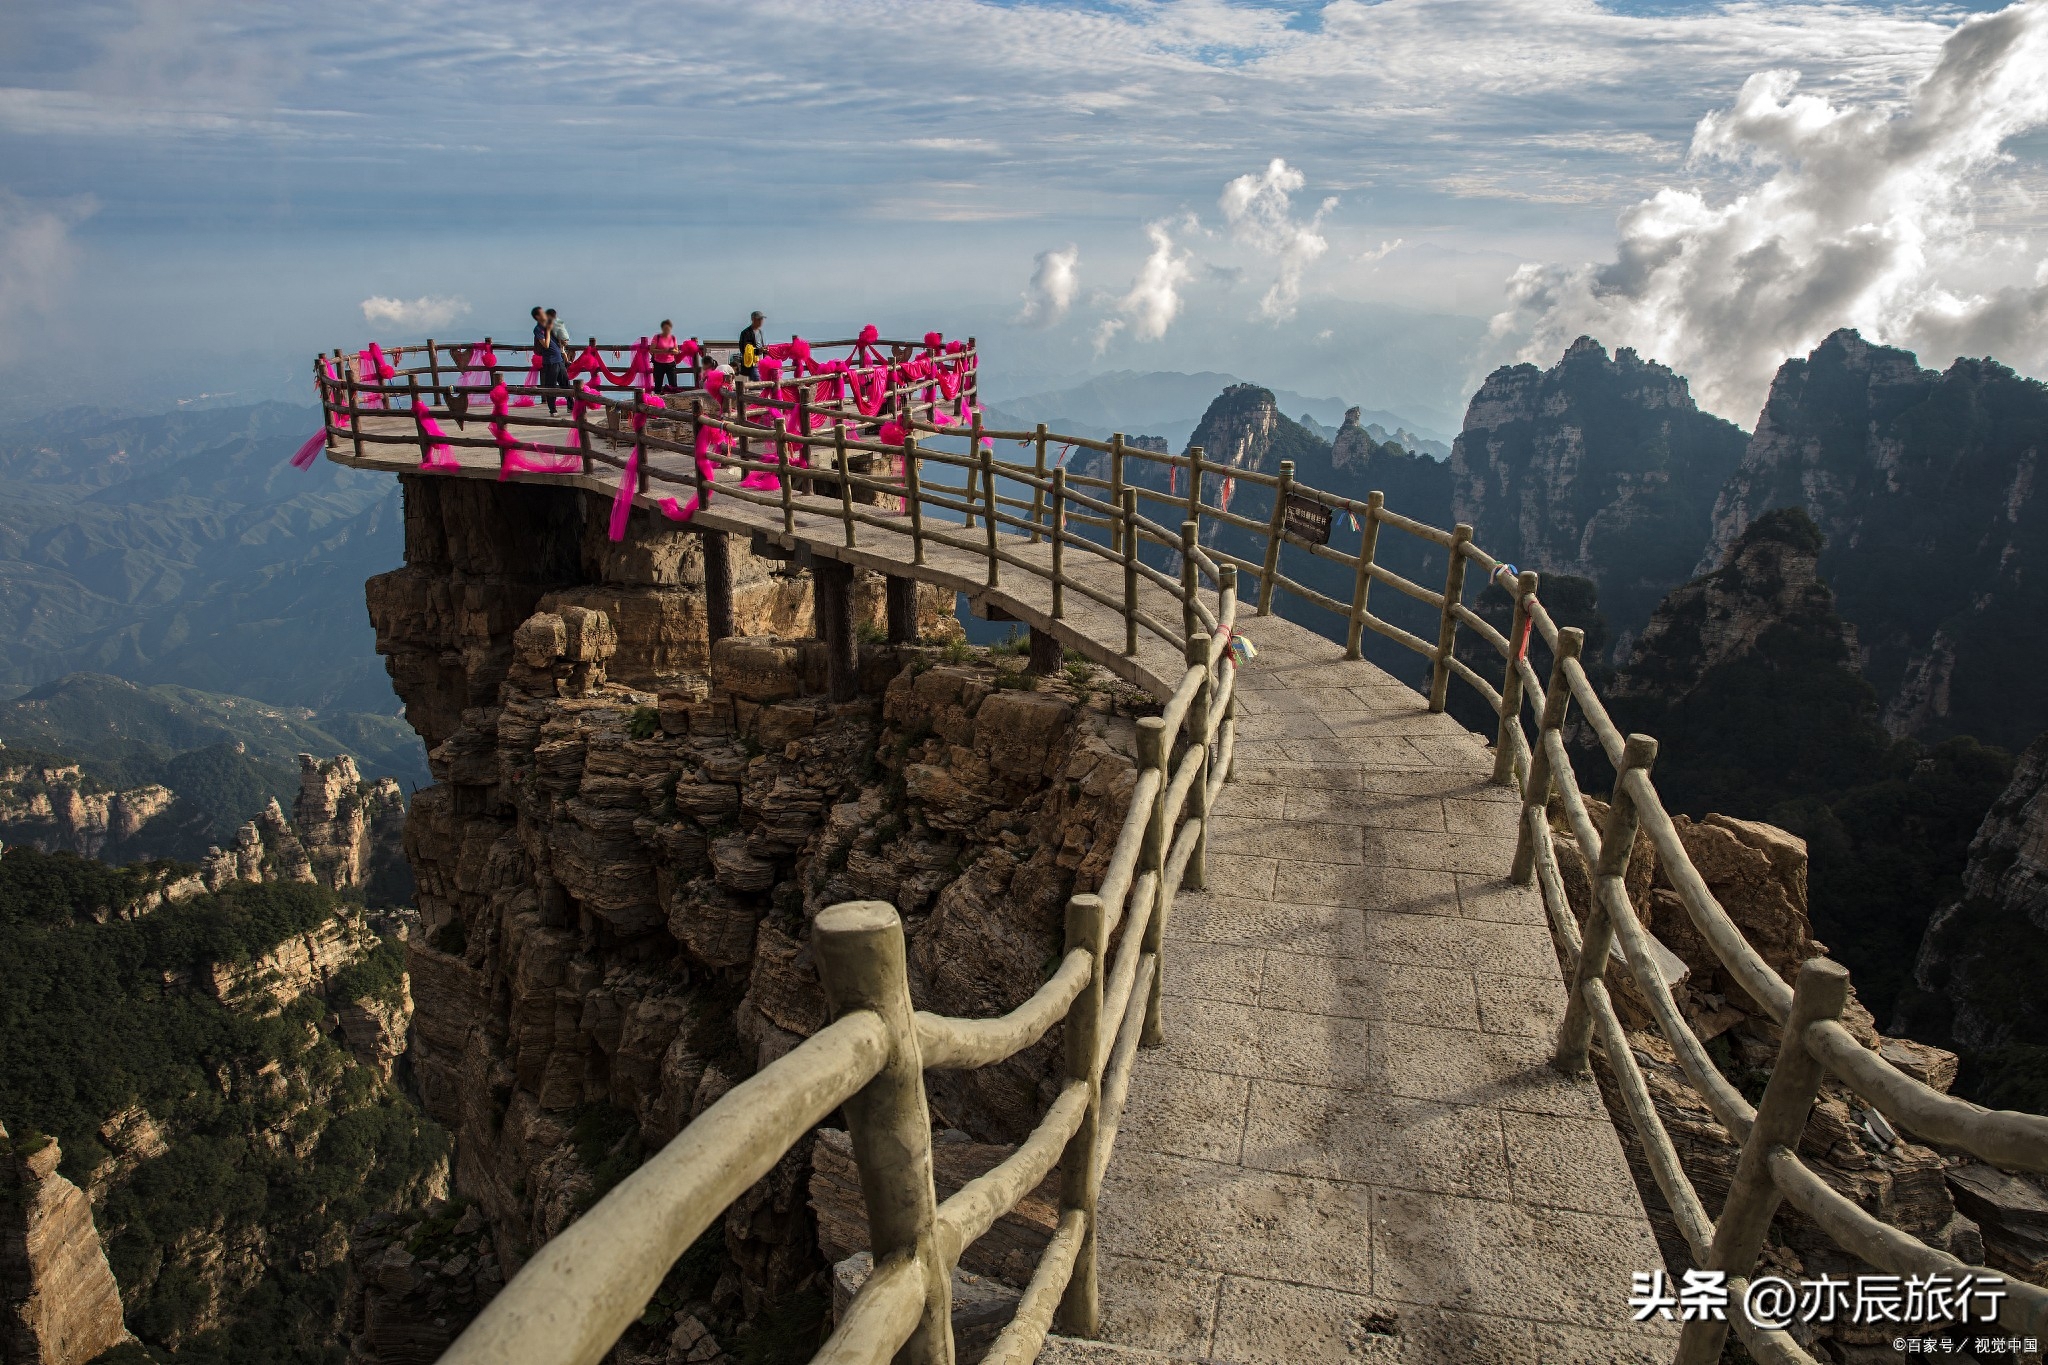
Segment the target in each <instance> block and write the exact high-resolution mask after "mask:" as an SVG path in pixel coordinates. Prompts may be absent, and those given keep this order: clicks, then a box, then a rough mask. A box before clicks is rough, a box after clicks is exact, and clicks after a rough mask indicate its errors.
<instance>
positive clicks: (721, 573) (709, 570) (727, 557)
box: [698, 531, 740, 640]
mask: <svg viewBox="0 0 2048 1365" xmlns="http://www.w3.org/2000/svg"><path fill="white" fill-rule="evenodd" d="M698 534H699V535H701V536H703V537H704V625H705V634H706V636H707V637H708V638H709V639H711V640H723V639H726V638H728V637H730V636H734V635H737V634H739V633H740V632H739V626H738V625H737V624H736V623H735V620H734V617H733V610H732V549H731V547H730V546H729V545H728V544H727V542H726V539H725V532H723V531H700V532H698Z"/></svg>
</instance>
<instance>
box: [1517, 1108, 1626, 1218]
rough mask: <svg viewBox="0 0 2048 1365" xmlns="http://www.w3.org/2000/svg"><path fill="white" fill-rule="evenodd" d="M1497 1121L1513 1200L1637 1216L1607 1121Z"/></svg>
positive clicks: (1530, 1117) (1524, 1117) (1531, 1117)
mask: <svg viewBox="0 0 2048 1365" xmlns="http://www.w3.org/2000/svg"><path fill="white" fill-rule="evenodd" d="M1500 1120H1501V1128H1502V1131H1503V1132H1504V1133H1505V1134H1506V1136H1507V1149H1508V1168H1509V1173H1510V1175H1511V1177H1512V1180H1513V1185H1514V1195H1515V1198H1516V1199H1517V1200H1519V1201H1520V1202H1522V1203H1524V1204H1547V1205H1549V1206H1551V1207H1553V1208H1561V1209H1579V1210H1582V1211H1583V1212H1586V1213H1603V1214H1607V1215H1609V1216H1610V1217H1614V1218H1635V1217H1641V1216H1643V1204H1642V1196H1641V1195H1640V1194H1639V1193H1638V1192H1637V1191H1636V1185H1635V1181H1634V1180H1633V1179H1632V1178H1631V1177H1630V1175H1629V1171H1628V1165H1627V1162H1626V1159H1625V1158H1624V1157H1623V1155H1622V1150H1621V1138H1620V1136H1619V1135H1618V1134H1616V1133H1615V1131H1614V1124H1613V1122H1612V1121H1611V1120H1610V1119H1608V1118H1605V1117H1601V1118H1597V1119H1575V1118H1563V1117H1560V1116H1559V1115H1556V1114H1523V1113H1517V1112H1515V1111H1513V1110H1503V1111H1502V1112H1501V1116H1500Z"/></svg>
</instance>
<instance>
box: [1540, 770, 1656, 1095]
mask: <svg viewBox="0 0 2048 1365" xmlns="http://www.w3.org/2000/svg"><path fill="white" fill-rule="evenodd" d="M1656 761H1657V741H1656V740H1654V739H1651V738H1650V737H1649V736H1648V735H1630V736H1629V737H1628V741H1627V743H1626V745H1625V746H1624V747H1623V749H1622V755H1621V770H1620V771H1619V772H1617V773H1616V774H1615V775H1614V800H1613V803H1612V804H1611V805H1609V806H1608V808H1607V824H1606V825H1605V827H1603V828H1602V829H1601V831H1600V858H1599V861H1597V862H1596V863H1594V865H1593V898H1592V900H1593V903H1592V904H1591V905H1590V906H1588V907H1587V909H1586V922H1585V924H1584V925H1583V926H1582V927H1581V933H1582V938H1581V942H1580V946H1579V962H1578V967H1577V968H1576V970H1574V971H1573V973H1572V983H1571V985H1572V989H1571V994H1570V996H1569V997H1568V998H1567V999H1566V1000H1565V1003H1564V1023H1563V1024H1562V1025H1560V1026H1559V1027H1558V1030H1557V1057H1556V1060H1555V1062H1554V1065H1555V1066H1556V1067H1557V1069H1558V1070H1559V1071H1562V1072H1563V1073H1564V1074H1565V1075H1567V1076H1579V1075H1583V1074H1585V1071H1586V1051H1587V1049H1588V1048H1589V1047H1590V1046H1591V1045H1592V1041H1593V1011H1592V1009H1591V1008H1590V1007H1589V1006H1588V1005H1587V1004H1586V983H1587V982H1589V981H1599V980H1602V979H1603V978H1604V977H1605V976H1606V975H1607V958H1608V950H1609V949H1610V948H1612V947H1613V946H1614V918H1613V916H1611V915H1610V914H1608V912H1607V901H1608V897H1610V896H1626V895H1627V894H1628V888H1627V887H1626V885H1624V882H1625V879H1626V878H1627V876H1628V860H1629V855H1630V854H1631V853H1632V852H1633V851H1634V850H1635V846H1636V830H1637V828H1638V827H1640V826H1641V824H1642V819H1643V817H1642V812H1641V811H1639V810H1637V809H1636V798H1635V792H1634V791H1633V790H1631V789H1630V787H1629V781H1628V775H1629V774H1630V773H1631V772H1634V771H1635V770H1636V769H1638V768H1641V769H1643V770H1644V771H1645V772H1647V771H1648V770H1649V768H1650V765H1651V764H1653V763H1655V762H1656Z"/></svg>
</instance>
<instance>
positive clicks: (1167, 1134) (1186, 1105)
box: [1116, 1049, 1251, 1163]
mask: <svg viewBox="0 0 2048 1365" xmlns="http://www.w3.org/2000/svg"><path fill="white" fill-rule="evenodd" d="M1133 1065H1134V1069H1133V1071H1132V1073H1131V1091H1130V1098H1129V1099H1128V1100H1127V1101H1126V1102H1125V1104H1124V1113H1123V1120H1122V1122H1121V1124H1120V1126H1119V1128H1118V1130H1117V1140H1116V1143H1117V1146H1116V1149H1117V1151H1118V1152H1119V1153H1122V1152H1123V1151H1124V1150H1125V1147H1124V1144H1126V1143H1129V1144H1130V1150H1132V1151H1135V1152H1161V1153H1164V1154H1166V1155H1168V1156H1185V1157H1197V1158H1200V1159H1202V1160H1204V1161H1221V1162H1230V1163H1236V1162H1237V1161H1239V1160H1240V1159H1241V1157H1242V1155H1243V1151H1244V1120H1245V1103H1246V1099H1247V1097H1248V1095H1249V1094H1250V1090H1251V1081H1250V1080H1249V1079H1248V1078H1246V1077H1244V1076H1233V1075H1228V1074H1226V1073H1223V1072H1216V1071H1190V1070H1188V1069H1187V1068H1185V1067H1178V1066H1172V1065H1170V1064H1169V1063H1167V1062H1166V1061H1164V1060H1162V1059H1159V1058H1158V1054H1157V1053H1156V1052H1154V1051H1152V1050H1150V1049H1147V1050H1145V1051H1142V1052H1140V1053H1139V1054H1138V1057H1137V1060H1136V1061H1135V1063H1134V1064H1133ZM1119 1159H1121V1158H1119Z"/></svg>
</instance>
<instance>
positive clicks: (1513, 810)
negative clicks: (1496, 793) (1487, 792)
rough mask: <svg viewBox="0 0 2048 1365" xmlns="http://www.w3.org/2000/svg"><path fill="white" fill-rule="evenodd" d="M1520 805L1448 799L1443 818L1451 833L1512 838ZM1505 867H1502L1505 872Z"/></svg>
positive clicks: (1445, 803) (1503, 802)
mask: <svg viewBox="0 0 2048 1365" xmlns="http://www.w3.org/2000/svg"><path fill="white" fill-rule="evenodd" d="M1521 810H1522V808H1521V806H1519V805H1516V804H1512V803H1509V802H1505V801H1469V800H1448V801H1445V802H1444V820H1445V823H1446V825H1447V827H1448V828H1449V829H1450V831H1451V833H1453V834H1487V835H1491V836H1493V837H1494V838H1496V839H1513V838H1514V837H1515V821H1516V819H1517V818H1518V817H1519V816H1520V814H1521ZM1506 870H1507V869H1506V868H1502V869H1501V871H1502V872H1505V871H1506Z"/></svg>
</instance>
